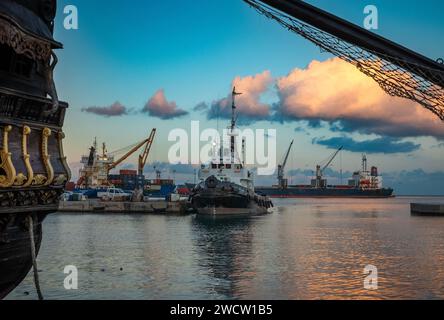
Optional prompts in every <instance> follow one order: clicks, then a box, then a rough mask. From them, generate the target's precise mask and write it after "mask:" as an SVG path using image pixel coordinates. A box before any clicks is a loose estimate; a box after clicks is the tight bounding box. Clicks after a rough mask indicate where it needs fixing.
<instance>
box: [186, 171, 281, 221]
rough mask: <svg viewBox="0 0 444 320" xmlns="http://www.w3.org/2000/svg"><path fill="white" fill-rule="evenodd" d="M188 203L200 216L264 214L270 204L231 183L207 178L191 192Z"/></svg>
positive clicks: (264, 199)
mask: <svg viewBox="0 0 444 320" xmlns="http://www.w3.org/2000/svg"><path fill="white" fill-rule="evenodd" d="M190 202H191V204H192V206H193V208H194V210H195V211H196V212H197V214H201V215H212V216H216V215H222V216H227V215H254V214H266V213H268V210H269V209H270V208H271V207H272V206H273V204H272V202H271V201H269V200H268V199H266V198H265V197H261V196H258V195H255V194H252V193H251V192H249V191H248V190H247V189H246V188H243V187H241V186H239V185H236V184H234V183H231V182H221V181H219V180H217V179H216V178H215V177H209V178H208V179H207V180H206V181H205V182H202V183H201V184H198V185H197V186H196V187H195V188H194V189H193V191H192V193H191V196H190Z"/></svg>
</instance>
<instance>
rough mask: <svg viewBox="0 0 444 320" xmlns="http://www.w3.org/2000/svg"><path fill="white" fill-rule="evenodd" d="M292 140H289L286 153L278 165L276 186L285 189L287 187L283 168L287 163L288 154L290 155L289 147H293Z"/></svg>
mask: <svg viewBox="0 0 444 320" xmlns="http://www.w3.org/2000/svg"><path fill="white" fill-rule="evenodd" d="M293 143H294V140H292V141H291V143H290V146H289V147H288V150H287V153H286V154H285V157H284V161H282V164H280V165H278V186H279V188H281V189H286V188H287V187H288V180H287V179H285V178H284V170H285V166H286V165H287V160H288V156H289V155H290V151H291V148H292V147H293Z"/></svg>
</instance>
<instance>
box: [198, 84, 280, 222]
mask: <svg viewBox="0 0 444 320" xmlns="http://www.w3.org/2000/svg"><path fill="white" fill-rule="evenodd" d="M238 94H239V93H237V92H236V90H235V89H233V93H232V96H233V104H232V120H231V126H230V127H229V132H230V133H229V136H230V150H229V152H224V150H223V149H222V147H221V148H218V151H219V155H218V156H216V157H214V159H213V160H212V161H211V162H210V163H209V164H207V165H205V164H203V165H202V166H201V168H200V170H199V173H198V178H199V181H200V182H199V183H198V184H197V185H196V186H194V188H193V189H192V191H191V194H190V202H191V205H192V207H193V208H194V210H195V211H196V212H197V214H198V215H211V216H228V215H255V214H266V213H268V212H269V210H270V209H271V208H272V207H273V203H272V202H271V200H269V199H268V198H267V197H266V196H263V195H259V194H257V193H256V192H255V190H254V181H253V175H252V173H251V172H250V171H249V170H247V169H246V168H245V165H244V164H245V162H244V161H241V160H240V159H239V157H237V155H238V152H236V145H237V144H236V137H237V135H236V133H235V128H236V115H235V110H236V105H235V97H236V95H238ZM244 147H245V146H244V143H243V148H244ZM227 153H228V154H229V155H230V156H229V160H227V159H224V158H223V157H222V155H223V154H227ZM242 154H244V150H242Z"/></svg>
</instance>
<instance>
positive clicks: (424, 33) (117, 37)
mask: <svg viewBox="0 0 444 320" xmlns="http://www.w3.org/2000/svg"><path fill="white" fill-rule="evenodd" d="M308 2H309V3H311V4H314V5H316V6H319V7H320V8H322V9H324V10H327V11H329V12H332V13H334V14H337V15H339V16H341V17H343V18H345V19H347V20H349V21H352V22H354V23H357V24H359V25H362V21H363V19H364V14H363V8H364V7H365V6H366V5H368V4H373V5H376V6H377V8H378V10H379V30H378V31H377V33H379V34H381V35H383V36H385V37H388V38H390V39H392V40H394V41H396V42H398V43H400V44H403V45H405V46H407V47H409V48H411V49H413V50H416V51H418V52H420V53H422V54H424V55H426V56H428V57H430V58H432V59H437V58H439V57H442V56H443V55H444V43H443V42H442V41H440V39H441V38H442V33H443V29H444V22H443V20H442V12H443V11H444V3H443V2H442V1H438V0H424V1H421V2H420V4H419V3H418V1H413V0H409V1H400V0H394V1H392V0H390V1H388V0H377V1H371V2H369V1H365V0H364V1H361V0H355V1H346V0H337V1H332V0H329V1H326V0H310V1H308ZM67 4H73V5H76V6H77V8H78V10H79V30H65V29H64V28H63V18H64V15H63V8H64V6H65V5H67ZM58 10H59V15H58V20H57V22H56V34H55V37H56V38H57V39H58V40H59V41H61V42H63V43H64V45H65V49H64V50H63V51H61V52H59V58H60V59H59V60H60V62H59V65H58V67H57V74H56V81H57V85H58V90H59V96H60V97H61V98H63V99H64V100H66V101H68V102H69V104H70V110H69V112H68V114H67V118H66V122H65V131H66V133H67V140H66V153H67V155H68V157H69V161H70V162H71V163H74V162H77V161H78V159H79V157H80V155H81V153H84V152H86V151H87V148H88V146H89V145H90V143H91V141H92V139H93V138H94V137H95V136H97V137H98V140H99V141H107V143H108V145H109V149H111V150H114V149H119V148H121V147H124V146H126V145H130V144H133V143H134V142H136V141H139V140H141V139H142V138H144V136H146V135H147V134H148V133H149V131H150V130H151V128H152V127H157V128H158V129H159V135H158V140H157V143H156V144H155V146H154V149H153V154H152V156H151V160H153V161H154V160H157V161H166V155H167V150H168V148H169V144H168V142H167V140H166V137H167V135H168V132H169V130H171V129H173V128H185V129H187V128H189V123H190V121H191V120H201V121H202V122H203V125H204V126H208V127H215V126H216V120H214V119H213V120H211V121H210V120H208V119H207V116H206V115H205V114H204V113H202V112H194V111H193V108H194V107H195V106H196V105H197V104H199V103H200V102H206V103H208V104H211V103H212V102H213V101H215V100H217V99H222V98H224V97H226V96H227V94H228V92H229V90H230V86H231V83H232V81H233V79H234V78H235V77H237V76H239V77H247V76H251V75H257V74H260V73H262V72H264V71H266V70H268V71H269V72H270V73H271V75H272V76H273V77H274V78H278V77H284V76H286V75H287V74H289V73H290V72H291V71H292V70H293V69H295V68H302V69H303V68H306V67H307V66H308V65H309V64H310V62H312V61H313V60H319V61H325V60H327V59H330V58H331V56H330V55H328V54H325V53H320V51H319V49H318V48H317V47H315V46H314V45H312V44H311V43H310V42H308V41H306V40H304V39H302V38H300V37H299V36H297V35H295V34H292V33H290V32H288V31H287V30H285V29H283V28H282V27H281V26H279V25H277V24H276V23H274V22H272V21H270V20H268V19H266V18H264V17H263V16H261V15H259V14H258V13H257V12H256V11H254V10H252V9H251V8H249V7H248V6H247V5H246V4H245V3H244V2H243V1H241V0H193V1H184V0H165V1H152V0H149V1H142V0H135V1H131V2H128V1H123V0H110V1H106V2H104V1H97V0H96V1H91V0H72V1H65V0H61V1H59V9H58ZM160 89H163V90H164V93H165V96H166V99H167V100H168V101H169V102H172V101H173V102H175V104H176V105H177V108H179V109H183V110H185V111H188V112H189V114H188V115H186V116H183V117H180V118H174V119H170V120H162V119H159V118H156V117H151V116H149V114H147V113H141V112H140V110H141V109H142V108H143V107H144V106H145V105H146V104H147V101H148V100H149V99H150V98H151V97H152V96H153V95H154V94H155V93H156V92H157V91H158V90H160ZM261 99H263V100H264V101H268V102H270V103H272V102H274V101H275V100H276V99H277V98H276V92H274V90H273V86H271V90H269V91H267V92H266V93H264V94H263V96H262V97H261ZM116 101H118V102H120V103H121V104H122V105H124V106H125V107H126V108H127V109H128V110H129V114H128V115H125V116H122V117H103V116H98V115H95V114H91V113H87V112H83V111H82V109H84V108H88V107H91V106H99V107H101V106H110V105H112V104H113V103H115V102H116ZM251 126H252V127H261V128H276V129H277V130H278V153H279V154H282V153H283V152H284V149H286V148H287V146H288V143H289V141H290V140H291V138H295V139H296V144H295V152H294V153H295V154H294V155H293V156H294V161H293V165H294V167H295V168H302V169H307V168H309V167H312V166H314V165H315V163H316V162H319V161H321V160H323V159H325V158H327V157H328V155H329V154H330V153H331V152H332V149H329V147H328V145H327V144H326V143H323V144H322V145H321V144H317V143H314V141H318V140H322V141H324V142H325V141H329V140H331V138H337V137H338V136H341V137H342V136H343V135H344V136H345V135H346V139H343V140H342V141H348V140H347V139H350V138H351V139H355V140H360V141H361V142H362V141H363V142H364V143H365V141H366V140H375V139H381V136H380V135H379V134H377V133H376V134H371V133H370V134H365V135H363V134H362V133H358V132H332V131H331V130H330V129H328V128H325V127H321V128H306V129H303V130H299V129H298V130H295V129H296V128H300V126H301V124H300V123H297V122H294V121H289V122H284V123H282V124H280V123H276V122H273V123H272V122H268V121H258V122H255V123H253V124H251ZM443 126H444V124H443ZM342 138H344V137H342ZM385 138H386V139H388V140H387V141H388V143H390V141H391V142H392V143H393V137H382V139H385ZM396 139H399V137H397V138H396ZM333 141H335V140H333ZM373 142H374V141H373ZM380 142H382V143H384V140H381V141H380ZM398 142H399V143H401V144H402V145H403V152H400V153H390V154H383V153H376V154H373V155H371V156H370V159H371V160H370V162H372V163H373V164H377V165H379V166H380V167H381V171H396V170H415V169H422V170H424V171H426V172H433V171H441V170H444V164H443V162H442V158H443V156H444V145H441V143H442V141H440V140H437V139H436V138H433V137H430V136H428V137H401V140H400V141H398ZM405 143H407V144H408V143H410V146H411V149H409V148H408V145H407V149H406V148H405V147H406V144H405ZM332 147H333V146H332ZM372 147H374V143H373V144H370V145H369V152H372V150H373V149H372ZM363 148H364V149H363ZM351 150H355V151H356V152H350V151H349V152H346V153H345V154H344V156H343V158H344V160H343V161H344V166H348V167H349V168H348V169H349V170H354V169H355V168H357V167H359V161H360V160H359V159H360V156H361V152H362V150H365V146H363V145H362V143H361V144H360V145H359V148H357V149H353V148H351ZM409 150H410V151H411V152H409Z"/></svg>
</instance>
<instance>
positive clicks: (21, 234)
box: [0, 214, 46, 299]
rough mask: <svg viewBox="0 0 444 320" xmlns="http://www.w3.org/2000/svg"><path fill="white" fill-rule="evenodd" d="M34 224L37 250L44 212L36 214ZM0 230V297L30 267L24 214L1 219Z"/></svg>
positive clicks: (40, 238)
mask: <svg viewBox="0 0 444 320" xmlns="http://www.w3.org/2000/svg"><path fill="white" fill-rule="evenodd" d="M37 217H38V222H37V221H36V223H35V225H34V239H35V244H36V249H37V252H38V251H39V249H40V244H41V241H42V222H43V220H44V219H45V217H46V214H38V215H37ZM2 223H6V225H3V226H2V228H3V231H1V232H0V275H1V276H0V299H3V298H5V297H6V296H7V295H8V294H9V293H10V292H11V291H12V290H14V289H15V288H16V287H17V286H18V285H19V284H20V283H21V282H22V281H23V279H24V278H25V277H26V275H27V274H28V272H29V271H30V270H31V267H32V258H31V241H30V237H29V231H28V228H27V223H26V215H11V216H10V217H8V219H3V220H2Z"/></svg>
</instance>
